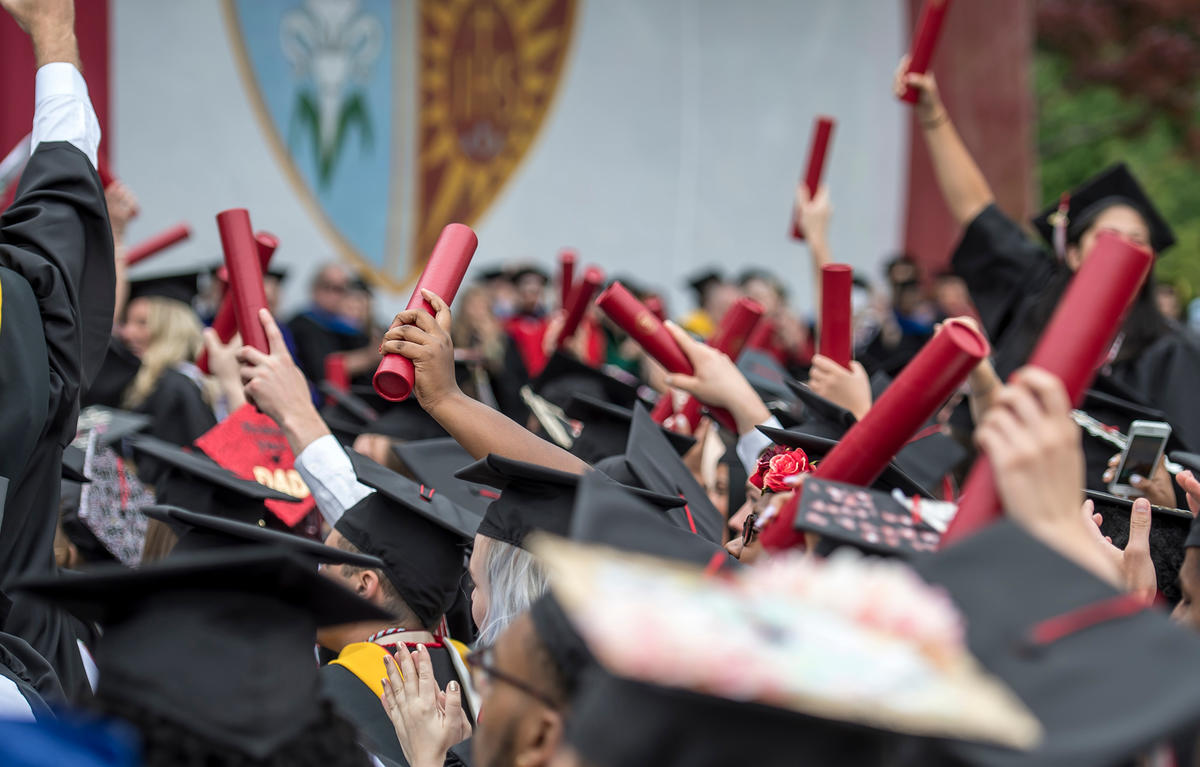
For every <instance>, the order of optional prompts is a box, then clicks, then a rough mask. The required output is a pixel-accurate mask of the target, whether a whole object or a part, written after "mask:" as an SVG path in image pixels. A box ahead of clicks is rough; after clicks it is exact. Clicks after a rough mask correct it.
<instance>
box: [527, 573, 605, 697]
mask: <svg viewBox="0 0 1200 767" xmlns="http://www.w3.org/2000/svg"><path fill="white" fill-rule="evenodd" d="M529 619H530V621H532V622H533V630H534V633H536V634H537V637H538V639H540V640H541V642H542V646H543V647H545V648H546V655H548V656H549V657H550V662H551V663H552V664H554V669H555V671H556V672H557V676H558V678H559V679H560V680H561V681H562V686H563V688H564V692H565V693H566V696H567V698H568V699H570V698H571V697H573V696H574V695H575V692H576V690H578V689H579V681H580V679H581V678H582V676H583V674H584V672H585V671H587V669H588V668H589V667H590V666H592V665H593V664H594V663H595V662H596V661H595V658H593V657H592V652H591V650H589V649H588V646H587V643H586V642H584V641H583V637H581V636H579V632H577V631H576V630H575V627H574V626H573V625H571V621H570V619H569V618H567V614H566V613H565V612H564V611H563V609H562V605H560V604H559V603H558V600H556V599H555V598H554V595H553V594H552V593H550V592H549V591H547V592H546V593H544V594H542V595H541V596H540V597H538V598H537V600H536V601H534V603H533V604H532V605H530V606H529Z"/></svg>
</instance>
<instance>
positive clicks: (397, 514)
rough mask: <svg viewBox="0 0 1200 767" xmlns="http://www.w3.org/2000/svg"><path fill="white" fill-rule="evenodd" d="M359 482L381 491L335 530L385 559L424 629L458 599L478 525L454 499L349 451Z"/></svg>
mask: <svg viewBox="0 0 1200 767" xmlns="http://www.w3.org/2000/svg"><path fill="white" fill-rule="evenodd" d="M347 455H349V456H350V460H351V462H352V463H353V464H354V470H355V473H356V474H357V476H358V478H359V481H361V482H363V483H364V484H366V485H370V486H374V487H376V488H377V490H376V492H374V493H371V494H370V495H368V496H367V497H366V498H364V499H363V500H361V501H359V502H358V503H357V504H355V505H354V506H352V507H351V508H349V509H347V510H346V512H345V513H344V514H343V515H342V516H341V518H340V519H338V521H337V522H336V523H335V524H334V526H333V527H334V529H335V530H337V531H338V532H339V533H341V535H342V537H343V538H345V539H346V540H347V541H349V542H350V543H352V544H353V545H354V547H355V548H357V549H358V550H359V551H362V552H364V553H366V554H371V555H374V556H377V557H379V558H380V559H382V560H383V568H382V569H383V572H384V574H385V575H386V576H387V579H388V580H389V581H391V583H392V585H393V586H395V588H396V591H397V592H399V594H400V596H401V598H403V599H404V602H405V604H407V605H408V606H409V608H411V609H412V611H413V613H414V614H415V615H416V616H417V618H418V619H419V620H420V621H421V624H422V625H423V626H426V627H428V626H432V625H433V624H434V623H436V622H437V621H438V620H439V619H440V618H441V617H442V616H443V615H445V613H446V611H447V610H448V609H449V608H450V606H451V605H452V604H453V603H454V599H455V597H456V596H457V595H458V590H459V583H460V582H461V581H462V576H463V572H464V571H465V567H464V558H463V554H464V551H465V546H464V544H465V543H466V542H467V541H469V540H470V539H471V538H472V537H473V535H474V529H473V527H474V526H477V525H478V522H477V521H476V520H475V518H474V516H473V515H472V514H471V513H470V512H469V511H467V510H466V509H463V508H462V507H460V506H458V505H457V504H455V503H454V502H453V501H451V500H450V499H448V498H446V497H444V496H441V495H438V494H437V493H436V492H432V488H430V491H429V492H425V493H422V492H421V488H420V486H419V485H417V484H416V483H414V482H412V481H411V480H409V479H407V478H405V477H402V476H400V475H399V474H396V473H395V472H392V471H389V470H388V469H385V468H384V467H382V466H380V465H379V464H377V463H375V462H374V461H371V460H370V459H369V458H365V457H364V456H361V455H358V454H356V453H355V452H354V451H353V450H348V451H347Z"/></svg>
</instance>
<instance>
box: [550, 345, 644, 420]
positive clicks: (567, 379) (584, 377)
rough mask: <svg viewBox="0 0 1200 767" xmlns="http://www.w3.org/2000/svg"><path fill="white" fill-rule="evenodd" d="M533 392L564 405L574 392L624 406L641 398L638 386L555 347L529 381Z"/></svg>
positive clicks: (631, 405)
mask: <svg viewBox="0 0 1200 767" xmlns="http://www.w3.org/2000/svg"><path fill="white" fill-rule="evenodd" d="M530 388H532V389H533V391H534V393H536V394H538V395H541V396H542V397H544V398H545V399H547V400H549V401H550V402H552V403H554V404H555V405H558V406H559V407H562V408H565V407H566V406H567V403H568V402H569V401H570V399H571V396H572V395H576V394H586V395H588V396H590V397H592V398H594V399H600V400H604V401H605V402H611V403H613V404H614V405H619V406H621V407H633V405H634V403H635V402H637V401H638V394H637V387H635V386H633V385H632V384H629V383H626V382H625V381H621V380H618V379H616V378H614V377H612V376H610V375H609V374H608V373H605V372H604V371H602V370H597V369H596V368H593V367H589V366H587V365H585V364H583V363H582V362H580V361H579V360H577V359H575V358H574V357H572V356H571V355H569V354H565V353H564V352H561V351H556V352H554V354H552V355H551V356H550V360H549V361H548V362H547V363H546V367H545V368H543V369H542V372H541V373H539V374H538V377H537V378H535V379H534V380H533V382H532V383H531V384H530Z"/></svg>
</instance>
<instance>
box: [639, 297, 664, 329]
mask: <svg viewBox="0 0 1200 767" xmlns="http://www.w3.org/2000/svg"><path fill="white" fill-rule="evenodd" d="M642 303H644V304H645V305H646V308H647V309H649V310H650V313H651V314H653V315H654V316H655V317H658V318H659V319H660V320H662V321H663V322H666V321H667V307H666V306H665V305H664V304H663V300H662V296H659V295H653V296H646V300H645V301H643V302H642Z"/></svg>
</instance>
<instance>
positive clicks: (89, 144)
mask: <svg viewBox="0 0 1200 767" xmlns="http://www.w3.org/2000/svg"><path fill="white" fill-rule="evenodd" d="M34 94H35V100H34V109H33V133H32V134H31V141H30V152H31V153H32V152H35V151H37V148H38V144H40V143H41V142H43V141H66V142H69V143H70V144H72V145H74V146H75V147H76V148H77V149H79V151H81V152H83V153H84V154H85V155H87V158H88V160H90V161H91V163H92V167H97V153H98V152H99V149H100V122H99V120H97V119H96V112H95V110H94V109H92V102H91V101H90V100H89V99H88V89H87V83H86V82H84V79H83V75H81V74H79V70H78V69H76V68H75V65H74V64H68V63H66V62H65V61H55V62H52V63H50V64H46V65H45V66H43V67H41V68H40V69H38V71H37V77H36V79H35V81H34Z"/></svg>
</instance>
